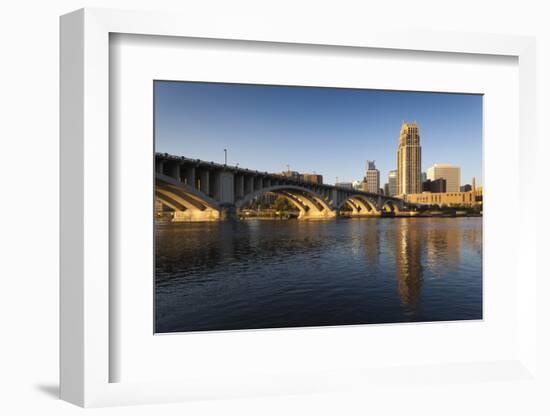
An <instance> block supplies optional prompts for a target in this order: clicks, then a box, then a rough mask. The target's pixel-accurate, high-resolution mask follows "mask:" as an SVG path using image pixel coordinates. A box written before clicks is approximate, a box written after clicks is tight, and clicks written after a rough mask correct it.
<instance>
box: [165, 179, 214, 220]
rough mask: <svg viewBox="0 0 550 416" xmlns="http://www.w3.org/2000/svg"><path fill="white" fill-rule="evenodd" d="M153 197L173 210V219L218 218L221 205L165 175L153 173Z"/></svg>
mask: <svg viewBox="0 0 550 416" xmlns="http://www.w3.org/2000/svg"><path fill="white" fill-rule="evenodd" d="M155 198H157V199H158V200H159V201H160V202H161V203H162V204H164V205H166V206H168V207H170V208H171V209H172V210H174V218H173V220H174V221H212V220H217V219H219V218H220V213H221V207H220V204H219V203H218V202H217V201H216V200H214V199H213V198H211V197H209V196H208V195H206V194H205V193H203V192H201V191H199V190H197V189H195V188H193V187H191V186H189V185H187V184H185V183H183V182H180V181H178V180H176V179H174V178H172V177H170V176H167V175H163V174H160V173H157V174H156V175H155Z"/></svg>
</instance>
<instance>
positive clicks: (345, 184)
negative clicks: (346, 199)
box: [334, 182, 353, 189]
mask: <svg viewBox="0 0 550 416" xmlns="http://www.w3.org/2000/svg"><path fill="white" fill-rule="evenodd" d="M334 186H338V187H339V188H346V189H353V183H351V182H336V183H335V184H334Z"/></svg>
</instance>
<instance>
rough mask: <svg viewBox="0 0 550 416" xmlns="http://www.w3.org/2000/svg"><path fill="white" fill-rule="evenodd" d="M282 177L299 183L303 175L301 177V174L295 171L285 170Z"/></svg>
mask: <svg viewBox="0 0 550 416" xmlns="http://www.w3.org/2000/svg"><path fill="white" fill-rule="evenodd" d="M281 175H282V176H285V177H287V178H291V179H294V180H297V181H299V180H301V179H302V175H300V172H296V171H295V170H285V171H284V172H281Z"/></svg>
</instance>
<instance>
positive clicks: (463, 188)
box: [460, 184, 472, 192]
mask: <svg viewBox="0 0 550 416" xmlns="http://www.w3.org/2000/svg"><path fill="white" fill-rule="evenodd" d="M471 190H472V185H470V184H466V185H462V186H461V187H460V192H470V191H471Z"/></svg>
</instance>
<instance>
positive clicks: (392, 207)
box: [382, 199, 401, 214]
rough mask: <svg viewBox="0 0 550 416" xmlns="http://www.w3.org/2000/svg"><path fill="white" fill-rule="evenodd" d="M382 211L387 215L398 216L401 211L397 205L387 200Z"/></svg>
mask: <svg viewBox="0 0 550 416" xmlns="http://www.w3.org/2000/svg"><path fill="white" fill-rule="evenodd" d="M382 210H383V211H384V212H386V213H389V214H398V213H399V212H400V211H401V210H400V208H399V205H398V204H397V203H395V202H394V201H392V200H391V199H388V200H386V201H385V202H384V205H383V206H382Z"/></svg>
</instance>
